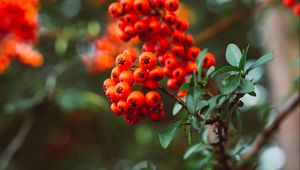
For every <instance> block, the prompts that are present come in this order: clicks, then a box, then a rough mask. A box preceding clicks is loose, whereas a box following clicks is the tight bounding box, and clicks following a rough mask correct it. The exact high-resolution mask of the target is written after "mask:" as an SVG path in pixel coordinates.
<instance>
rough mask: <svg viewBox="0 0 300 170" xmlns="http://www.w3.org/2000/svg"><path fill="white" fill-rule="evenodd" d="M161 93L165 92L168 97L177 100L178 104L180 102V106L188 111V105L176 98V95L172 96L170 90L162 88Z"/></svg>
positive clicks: (160, 88)
mask: <svg viewBox="0 0 300 170" xmlns="http://www.w3.org/2000/svg"><path fill="white" fill-rule="evenodd" d="M158 89H159V90H160V91H162V92H164V93H165V94H167V95H168V96H170V97H171V98H172V99H173V100H175V101H176V102H178V103H179V104H181V105H182V106H183V107H184V108H186V109H187V105H186V103H184V102H183V101H182V100H181V99H180V98H179V97H177V96H175V95H174V94H172V93H171V92H170V91H169V90H167V89H166V88H165V87H163V86H160V87H159V88H158Z"/></svg>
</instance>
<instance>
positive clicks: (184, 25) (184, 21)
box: [175, 18, 188, 31]
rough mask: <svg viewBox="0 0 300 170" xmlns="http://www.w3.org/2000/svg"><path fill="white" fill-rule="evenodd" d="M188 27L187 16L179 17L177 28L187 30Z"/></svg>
mask: <svg viewBox="0 0 300 170" xmlns="http://www.w3.org/2000/svg"><path fill="white" fill-rule="evenodd" d="M187 28H188V21H187V19H185V18H179V19H177V22H176V24H175V29H176V30H178V31H186V30H187Z"/></svg>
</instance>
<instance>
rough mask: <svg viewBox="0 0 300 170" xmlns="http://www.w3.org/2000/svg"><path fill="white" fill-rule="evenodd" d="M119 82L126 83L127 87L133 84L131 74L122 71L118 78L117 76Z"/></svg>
mask: <svg viewBox="0 0 300 170" xmlns="http://www.w3.org/2000/svg"><path fill="white" fill-rule="evenodd" d="M119 81H120V82H126V83H128V84H129V85H132V84H133V82H134V79H133V74H132V72H131V71H128V70H126V71H123V72H122V73H121V74H120V76H119Z"/></svg>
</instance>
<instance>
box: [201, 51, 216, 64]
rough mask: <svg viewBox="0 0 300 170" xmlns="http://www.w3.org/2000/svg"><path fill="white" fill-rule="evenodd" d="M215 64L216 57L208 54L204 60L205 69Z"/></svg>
mask: <svg viewBox="0 0 300 170" xmlns="http://www.w3.org/2000/svg"><path fill="white" fill-rule="evenodd" d="M214 64H215V57H214V55H213V54H212V53H210V52H207V53H206V55H205V57H204V59H203V68H209V67H211V66H212V65H214Z"/></svg>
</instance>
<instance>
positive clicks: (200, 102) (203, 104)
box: [195, 100, 208, 112]
mask: <svg viewBox="0 0 300 170" xmlns="http://www.w3.org/2000/svg"><path fill="white" fill-rule="evenodd" d="M207 105H208V102H207V101H206V100H201V101H199V102H198V103H197V105H196V109H195V111H196V112H198V111H199V110H201V109H202V108H204V107H205V106H207Z"/></svg>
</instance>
